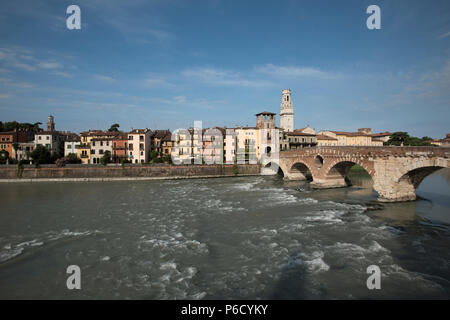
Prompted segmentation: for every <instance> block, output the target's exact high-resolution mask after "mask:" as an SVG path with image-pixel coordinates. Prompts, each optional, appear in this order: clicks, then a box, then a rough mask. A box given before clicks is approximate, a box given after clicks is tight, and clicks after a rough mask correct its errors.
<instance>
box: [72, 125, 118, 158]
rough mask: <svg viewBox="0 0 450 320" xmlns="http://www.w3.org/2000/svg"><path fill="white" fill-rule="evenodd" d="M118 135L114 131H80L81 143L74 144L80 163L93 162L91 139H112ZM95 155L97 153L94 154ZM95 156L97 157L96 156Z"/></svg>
mask: <svg viewBox="0 0 450 320" xmlns="http://www.w3.org/2000/svg"><path fill="white" fill-rule="evenodd" d="M119 135H120V132H116V131H102V130H89V131H84V132H81V133H80V139H81V143H80V144H79V145H77V146H76V149H77V156H78V158H80V159H81V163H84V164H91V163H94V162H93V161H92V159H91V141H92V140H93V139H102V138H107V139H110V140H112V139H113V138H116V137H118V136H119ZM96 156H97V155H96ZM96 158H97V157H96Z"/></svg>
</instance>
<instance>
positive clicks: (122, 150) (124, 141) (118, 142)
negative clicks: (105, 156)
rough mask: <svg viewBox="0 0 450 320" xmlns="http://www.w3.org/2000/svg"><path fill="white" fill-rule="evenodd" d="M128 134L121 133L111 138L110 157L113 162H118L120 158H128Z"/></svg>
mask: <svg viewBox="0 0 450 320" xmlns="http://www.w3.org/2000/svg"><path fill="white" fill-rule="evenodd" d="M127 146H128V135H127V134H121V135H119V136H117V137H115V138H113V139H112V152H111V157H112V161H113V162H120V161H121V160H122V159H128V152H127V150H128V148H127Z"/></svg>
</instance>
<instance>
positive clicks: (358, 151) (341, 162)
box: [261, 147, 450, 202]
mask: <svg viewBox="0 0 450 320" xmlns="http://www.w3.org/2000/svg"><path fill="white" fill-rule="evenodd" d="M355 164H357V165H360V166H361V167H363V168H364V169H365V170H366V171H367V172H368V173H369V174H370V176H371V177H372V179H373V188H374V189H375V191H376V192H378V195H379V198H378V199H379V200H380V201H390V202H394V201H409V200H415V199H416V194H415V192H414V191H415V189H416V188H417V187H418V186H419V184H420V183H421V182H422V180H423V179H424V178H425V177H426V176H428V175H429V174H430V173H432V172H434V171H436V170H439V169H441V168H450V148H438V147H314V148H304V149H300V150H291V151H282V152H280V156H279V160H278V161H276V160H273V161H271V162H267V163H265V164H263V168H262V170H261V174H275V173H276V172H280V171H281V172H282V174H283V175H284V178H285V179H290V180H304V179H306V175H307V174H310V175H311V176H312V179H313V181H312V182H311V186H312V187H313V188H336V187H345V186H347V185H348V184H347V182H346V179H345V177H346V175H347V173H348V171H349V170H350V168H351V167H352V166H353V165H355Z"/></svg>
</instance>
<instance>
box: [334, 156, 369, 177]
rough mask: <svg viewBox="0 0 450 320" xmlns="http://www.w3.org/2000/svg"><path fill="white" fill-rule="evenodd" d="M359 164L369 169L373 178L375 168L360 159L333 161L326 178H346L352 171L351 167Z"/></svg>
mask: <svg viewBox="0 0 450 320" xmlns="http://www.w3.org/2000/svg"><path fill="white" fill-rule="evenodd" d="M354 165H358V166H360V167H362V168H364V170H366V171H367V173H368V174H369V175H370V176H371V177H372V179H373V173H374V172H373V169H372V168H371V167H369V166H368V165H366V164H365V163H364V162H361V161H358V160H354V159H352V160H338V161H335V162H334V163H332V164H331V165H329V166H328V169H327V170H326V174H325V176H326V178H327V179H328V178H345V177H346V176H347V174H348V172H349V171H350V169H351V168H352V167H353V166H354Z"/></svg>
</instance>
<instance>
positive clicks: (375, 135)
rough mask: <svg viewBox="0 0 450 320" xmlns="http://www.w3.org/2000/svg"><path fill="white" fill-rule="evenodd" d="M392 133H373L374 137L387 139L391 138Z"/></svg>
mask: <svg viewBox="0 0 450 320" xmlns="http://www.w3.org/2000/svg"><path fill="white" fill-rule="evenodd" d="M391 135H392V133H390V132H380V133H373V134H372V137H387V136H391Z"/></svg>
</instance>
